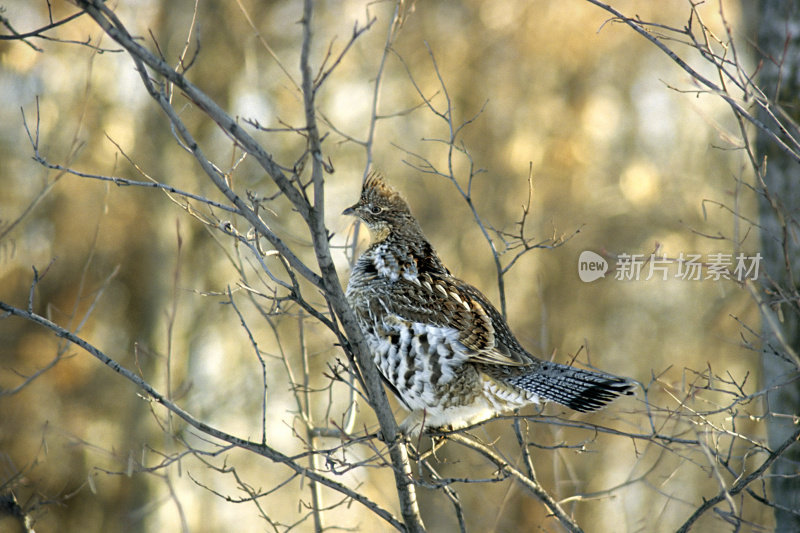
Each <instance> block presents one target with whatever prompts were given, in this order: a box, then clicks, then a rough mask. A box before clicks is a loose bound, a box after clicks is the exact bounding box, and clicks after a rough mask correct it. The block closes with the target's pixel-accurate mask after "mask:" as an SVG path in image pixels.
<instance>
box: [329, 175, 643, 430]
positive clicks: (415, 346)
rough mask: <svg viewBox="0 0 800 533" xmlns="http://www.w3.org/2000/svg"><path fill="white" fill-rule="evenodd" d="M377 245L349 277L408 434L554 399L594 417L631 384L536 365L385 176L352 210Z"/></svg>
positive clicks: (373, 178) (372, 179) (368, 186)
mask: <svg viewBox="0 0 800 533" xmlns="http://www.w3.org/2000/svg"><path fill="white" fill-rule="evenodd" d="M343 214H345V215H354V216H357V217H358V218H360V219H361V220H363V221H364V223H365V224H366V225H367V227H368V228H369V229H370V231H371V233H372V239H373V242H372V244H371V245H370V246H369V248H368V249H367V250H366V251H365V252H364V253H363V254H362V255H361V256H360V257H359V258H358V260H357V261H356V263H355V265H354V267H353V270H352V272H351V274H350V281H349V283H348V286H347V299H348V301H349V303H350V305H351V306H352V307H353V309H354V311H355V313H356V315H357V317H358V320H359V324H360V326H361V329H362V331H363V332H364V335H365V337H366V340H367V343H368V344H369V347H370V349H371V351H372V355H373V359H374V361H375V364H376V365H377V366H378V368H379V370H380V373H381V375H382V376H383V378H384V380H385V381H386V383H387V384H388V385H389V387H390V388H391V389H392V391H393V392H394V393H395V394H396V395H397V397H398V398H399V399H400V400H401V401H402V402H403V404H405V406H406V407H407V408H408V409H409V410H410V411H411V414H410V415H409V416H408V418H406V420H405V421H404V422H403V423H402V424H401V429H402V430H403V431H404V432H406V433H410V432H419V431H421V430H422V429H423V428H448V429H456V428H459V427H464V426H467V425H469V424H472V423H476V422H479V421H482V420H486V419H488V418H491V417H492V416H494V415H495V414H498V413H500V412H503V411H507V410H510V409H514V408H517V407H521V406H523V405H526V404H530V403H539V402H540V401H542V400H550V401H554V402H557V403H560V404H562V405H566V406H567V407H570V408H572V409H575V410H577V411H592V410H594V409H597V408H599V407H602V406H603V405H605V404H606V403H608V402H610V401H611V400H613V399H614V398H616V397H617V396H618V395H620V394H631V389H632V387H633V383H632V382H631V381H630V380H628V379H624V378H620V377H616V376H612V375H610V374H604V373H600V372H593V371H590V370H582V369H579V368H574V367H571V366H566V365H562V364H558V363H552V362H548V361H543V360H541V359H537V358H536V357H534V356H533V355H531V354H530V353H528V352H527V351H526V350H525V348H523V347H522V345H520V343H519V341H517V339H516V338H515V337H514V335H513V334H512V333H511V330H510V329H509V327H508V324H506V321H505V320H504V319H503V317H502V316H501V315H500V313H499V312H498V311H497V309H495V308H494V307H493V306H492V304H491V303H489V300H488V299H487V298H486V297H485V296H484V295H483V294H481V293H480V292H479V291H478V289H476V288H475V287H473V286H472V285H469V284H468V283H465V282H463V281H461V280H460V279H457V278H455V277H453V276H452V275H450V271H449V270H447V268H445V266H444V265H443V264H442V261H441V259H439V256H438V255H437V254H436V252H435V251H434V249H433V247H432V246H431V244H430V243H429V242H428V240H427V239H426V238H425V235H424V234H423V233H422V229H421V228H420V226H419V224H418V223H417V221H416V219H415V218H414V217H413V215H412V214H411V211H410V210H409V208H408V205H407V204H406V202H405V201H404V200H403V198H401V197H400V195H399V194H398V193H397V192H395V191H394V190H393V189H391V188H390V187H389V186H388V185H386V183H384V181H383V179H382V178H381V177H380V175H377V174H375V173H373V174H371V175H370V176H369V177H368V178H367V180H366V181H365V182H364V186H363V189H362V191H361V198H360V199H359V200H358V202H357V203H356V204H355V205H353V206H352V207H349V208H347V209H345V210H344V212H343Z"/></svg>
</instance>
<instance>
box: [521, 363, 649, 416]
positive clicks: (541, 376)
mask: <svg viewBox="0 0 800 533" xmlns="http://www.w3.org/2000/svg"><path fill="white" fill-rule="evenodd" d="M505 381H506V382H507V383H509V384H510V385H513V386H514V387H517V388H520V389H524V390H526V391H529V392H532V393H533V394H535V395H537V396H539V397H540V398H542V399H544V400H549V401H552V402H556V403H560V404H561V405H566V406H567V407H569V408H570V409H574V410H575V411H580V412H582V413H585V412H588V411H594V410H595V409H599V408H601V407H603V406H604V405H606V404H607V403H609V402H610V401H612V400H614V399H615V398H616V397H617V396H620V395H623V394H625V395H630V394H633V390H632V389H633V386H634V384H633V382H632V381H631V380H629V379H627V378H621V377H617V376H613V375H611V374H604V373H602V372H594V371H592V370H583V369H581V368H575V367H572V366H567V365H561V364H558V363H543V364H542V365H537V367H536V369H535V370H533V371H532V372H529V373H526V374H520V375H517V376H513V377H508V378H506V379H505Z"/></svg>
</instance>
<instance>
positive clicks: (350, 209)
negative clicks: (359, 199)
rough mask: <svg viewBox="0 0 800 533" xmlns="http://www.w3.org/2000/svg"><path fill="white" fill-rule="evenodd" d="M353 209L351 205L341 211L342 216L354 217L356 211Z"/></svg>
mask: <svg viewBox="0 0 800 533" xmlns="http://www.w3.org/2000/svg"><path fill="white" fill-rule="evenodd" d="M354 208H355V206H354V205H351V206H350V207H348V208H347V209H345V210H344V211H342V214H343V215H355V214H356V210H355V209H354Z"/></svg>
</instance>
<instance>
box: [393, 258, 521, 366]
mask: <svg viewBox="0 0 800 533" xmlns="http://www.w3.org/2000/svg"><path fill="white" fill-rule="evenodd" d="M386 300H388V301H386V302H385V303H384V305H386V306H387V311H389V312H391V313H392V314H395V315H397V316H399V317H402V318H404V319H406V320H410V321H413V322H422V323H427V324H434V325H436V326H440V327H451V328H453V329H455V330H457V331H458V332H459V337H458V339H459V342H460V343H461V344H463V345H464V347H465V348H466V349H467V353H468V357H469V360H470V361H472V362H475V363H484V364H490V365H504V366H520V365H528V364H530V363H531V362H532V361H531V360H530V356H529V355H528V354H527V352H526V351H525V350H524V348H522V346H521V345H520V344H519V342H518V341H517V340H516V339H515V338H514V336H513V334H512V333H511V331H510V330H509V328H508V326H507V325H506V323H505V320H503V318H502V316H501V315H500V313H499V312H498V311H497V309H495V308H494V306H492V304H491V303H490V302H489V301H488V300H487V299H486V297H485V296H483V294H481V293H480V291H478V289H476V288H475V287H472V286H471V285H469V284H467V283H464V282H463V281H460V280H458V279H456V278H453V277H450V276H440V275H438V276H437V275H430V274H420V275H419V276H417V277H415V278H413V279H408V278H401V279H399V280H397V281H396V282H395V287H394V290H393V291H392V298H387V299H386Z"/></svg>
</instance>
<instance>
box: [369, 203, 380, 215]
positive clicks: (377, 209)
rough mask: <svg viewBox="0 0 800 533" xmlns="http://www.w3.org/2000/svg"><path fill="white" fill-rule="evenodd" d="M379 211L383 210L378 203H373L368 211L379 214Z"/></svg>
mask: <svg viewBox="0 0 800 533" xmlns="http://www.w3.org/2000/svg"><path fill="white" fill-rule="evenodd" d="M381 211H383V208H382V207H381V206H379V205H373V206H372V207H370V208H369V212H370V213H372V214H373V215H380V214H381Z"/></svg>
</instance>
